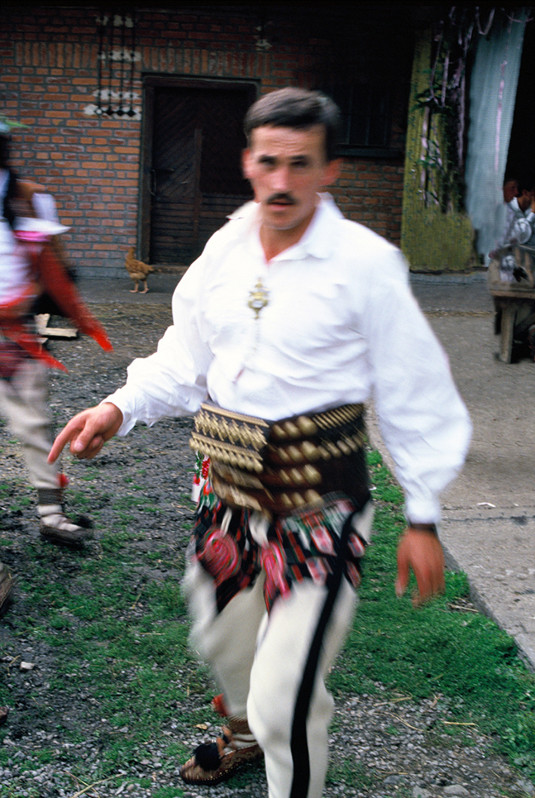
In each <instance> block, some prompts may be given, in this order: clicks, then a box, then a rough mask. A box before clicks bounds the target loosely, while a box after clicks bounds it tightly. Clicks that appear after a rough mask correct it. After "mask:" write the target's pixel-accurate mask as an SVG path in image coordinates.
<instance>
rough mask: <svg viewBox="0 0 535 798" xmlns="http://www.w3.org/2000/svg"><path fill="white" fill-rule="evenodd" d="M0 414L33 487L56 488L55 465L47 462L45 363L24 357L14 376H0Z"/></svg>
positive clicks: (48, 430)
mask: <svg viewBox="0 0 535 798" xmlns="http://www.w3.org/2000/svg"><path fill="white" fill-rule="evenodd" d="M0 413H1V414H2V416H3V417H4V418H6V419H7V422H8V425H9V428H10V430H11V432H12V433H13V435H14V436H15V437H16V438H18V440H19V441H20V443H21V444H22V452H23V455H24V459H25V461H26V466H27V468H28V471H29V474H30V483H31V485H32V486H33V487H34V488H37V489H39V488H52V489H55V490H57V489H58V488H59V479H58V474H59V467H58V465H57V464H54V465H50V463H47V457H48V453H49V451H50V447H51V445H52V439H51V422H50V416H49V409H48V374H47V366H45V365H44V364H43V363H39V362H38V361H37V360H31V359H28V360H25V361H24V362H23V363H22V364H21V366H20V368H19V369H18V371H17V373H16V374H15V375H14V377H13V378H12V379H11V380H9V381H7V380H3V379H0Z"/></svg>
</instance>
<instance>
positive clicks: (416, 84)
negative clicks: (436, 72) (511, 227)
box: [401, 31, 477, 272]
mask: <svg viewBox="0 0 535 798" xmlns="http://www.w3.org/2000/svg"><path fill="white" fill-rule="evenodd" d="M430 69H431V32H430V31H425V32H422V33H420V34H419V35H418V37H417V40H416V46H415V50H414V62H413V70H412V78H411V92H410V99H409V114H408V127H407V141H406V150H405V178H404V186H403V211H402V222H401V248H402V250H403V252H404V254H405V256H406V257H407V259H408V261H409V263H410V265H411V270H412V271H417V272H463V271H468V270H471V269H473V268H474V266H476V265H477V258H476V256H475V253H474V246H473V239H474V232H473V228H472V224H471V222H470V219H469V218H468V216H467V215H466V214H465V213H462V212H458V211H454V210H449V211H448V212H447V213H444V212H443V211H442V210H441V209H440V207H439V205H438V204H435V203H433V202H429V201H426V198H425V192H424V190H423V188H422V186H423V182H424V179H425V175H424V169H423V167H422V165H421V159H422V155H423V154H424V153H423V149H424V148H423V140H424V138H425V139H426V141H428V140H429V138H433V137H434V138H435V140H438V143H439V145H440V138H441V135H442V131H441V130H440V127H438V129H437V126H440V119H438V121H437V118H436V117H435V122H434V128H433V130H432V131H431V135H430V136H428V135H427V131H426V129H425V125H426V113H425V108H424V107H423V106H421V105H418V104H417V98H418V96H419V95H420V94H421V92H423V91H425V89H426V88H427V87H428V86H429V75H430ZM441 149H442V148H441ZM427 177H428V178H429V170H428V174H427Z"/></svg>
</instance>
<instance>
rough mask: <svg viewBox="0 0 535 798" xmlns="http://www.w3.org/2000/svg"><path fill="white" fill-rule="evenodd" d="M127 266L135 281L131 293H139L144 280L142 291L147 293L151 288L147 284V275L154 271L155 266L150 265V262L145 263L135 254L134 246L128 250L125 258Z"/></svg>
mask: <svg viewBox="0 0 535 798" xmlns="http://www.w3.org/2000/svg"><path fill="white" fill-rule="evenodd" d="M125 266H126V270H127V272H128V274H129V275H130V277H131V278H132V280H133V281H134V288H132V289H131V290H130V293H131V294H135V293H137V291H138V288H139V283H140V282H142V283H143V285H144V286H145V287H144V288H143V291H141V292H140V293H142V294H146V293H147V291H148V290H149V286H148V285H147V275H148V274H149V273H150V272H153V271H154V266H150V265H149V264H148V263H143V261H142V260H138V259H137V258H136V257H135V256H134V247H130V249H129V250H128V254H127V256H126V258H125Z"/></svg>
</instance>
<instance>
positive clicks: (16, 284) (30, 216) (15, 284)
mask: <svg viewBox="0 0 535 798" xmlns="http://www.w3.org/2000/svg"><path fill="white" fill-rule="evenodd" d="M13 127H18V125H17V124H16V123H15V124H14V123H11V122H8V121H7V120H5V119H0V211H1V218H0V413H1V414H2V416H3V417H4V418H5V419H6V420H7V422H8V425H9V427H10V430H11V432H12V433H13V435H15V437H16V438H17V439H18V440H19V441H20V443H21V445H22V452H23V455H24V459H25V462H26V466H27V469H28V473H29V478H30V483H31V485H32V486H33V487H34V488H35V490H36V494H37V495H36V501H37V515H38V517H39V522H40V523H39V532H40V535H41V537H42V538H43V539H44V540H47V541H49V542H50V543H54V544H56V545H59V546H68V547H71V548H77V547H81V546H83V544H84V543H85V542H86V541H87V540H89V539H90V538H91V537H92V536H93V534H92V532H91V530H90V528H89V522H88V521H87V519H80V520H79V521H77V522H74V521H72V520H70V519H69V518H68V517H67V516H66V515H65V512H64V508H63V498H64V495H63V494H64V489H65V487H66V484H67V480H66V477H65V476H64V475H63V474H62V473H61V472H60V468H59V466H58V465H57V464H51V463H49V462H48V460H47V457H48V452H49V450H50V445H51V441H52V438H53V435H52V429H51V419H50V414H49V408H48V388H49V386H48V368H49V367H57V368H64V367H63V366H62V365H61V363H59V362H58V361H57V360H55V358H53V357H52V356H51V355H50V354H49V353H48V352H47V350H46V349H45V347H44V346H43V345H42V342H41V341H40V339H39V338H38V336H37V334H36V330H35V318H34V316H35V313H36V312H44V311H45V310H46V305H44V304H43V303H51V306H53V307H54V308H55V309H56V310H57V311H58V312H60V313H62V315H65V316H70V317H71V318H72V319H73V321H74V322H75V323H76V324H77V326H78V327H79V328H80V329H81V330H82V331H84V332H87V333H88V334H90V335H92V336H93V337H95V338H96V339H97V340H99V342H100V343H101V345H102V346H103V348H106V349H110V348H111V345H110V343H109V341H108V340H107V337H106V335H105V333H104V331H103V330H102V328H101V327H100V325H99V324H98V323H97V322H96V321H95V320H94V319H93V318H92V317H91V315H90V314H89V312H88V311H87V309H86V308H85V307H84V306H83V304H82V303H81V301H80V299H79V297H78V295H77V293H76V291H75V289H74V285H73V283H72V280H71V278H70V277H69V275H68V272H67V270H66V267H65V266H64V264H63V259H62V255H61V247H60V243H59V241H58V239H57V236H58V235H59V234H60V233H62V232H65V231H66V230H68V228H67V227H64V226H63V225H61V224H59V221H58V217H57V213H56V205H55V201H54V198H53V197H52V196H51V195H50V194H49V193H47V192H46V191H45V189H44V188H42V187H41V186H38V185H36V184H35V183H31V182H29V181H25V180H20V179H19V178H18V176H17V175H16V174H15V172H14V171H13V170H12V169H11V167H10V164H9V157H10V145H11V131H12V128H13ZM40 303H41V307H38V306H39V304H40ZM12 589H13V577H12V574H11V572H10V570H9V568H8V567H7V566H6V565H5V564H2V563H0V612H1V611H2V607H5V606H7V603H8V601H9V599H10V598H11V594H12Z"/></svg>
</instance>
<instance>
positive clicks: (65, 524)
mask: <svg viewBox="0 0 535 798" xmlns="http://www.w3.org/2000/svg"><path fill="white" fill-rule="evenodd" d="M39 532H40V534H41V537H42V538H44V539H45V540H48V542H49V543H55V544H56V546H68V547H69V548H72V549H80V548H82V546H83V545H84V543H86V542H87V541H88V540H91V539H92V538H93V531H92V530H91V529H89V527H87V526H81V525H80V524H78V523H73V522H72V521H70V520H69V519H68V518H67V517H66V516H65V515H64V514H63V513H51V514H49V515H44V516H41V524H40V526H39Z"/></svg>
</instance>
